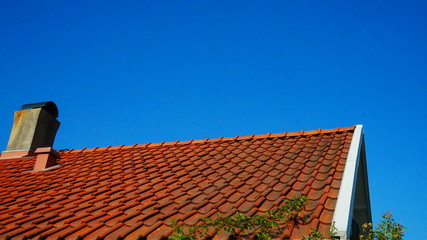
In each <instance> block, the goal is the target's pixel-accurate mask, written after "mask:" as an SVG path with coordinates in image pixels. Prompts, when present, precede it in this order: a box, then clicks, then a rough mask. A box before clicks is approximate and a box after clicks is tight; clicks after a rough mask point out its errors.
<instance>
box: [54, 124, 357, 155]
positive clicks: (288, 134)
mask: <svg viewBox="0 0 427 240" xmlns="http://www.w3.org/2000/svg"><path fill="white" fill-rule="evenodd" d="M357 126H359V125H353V126H351V127H344V128H333V129H320V128H319V129H317V130H311V131H299V132H284V133H267V134H260V135H254V134H253V135H250V136H236V137H227V138H225V137H220V138H213V139H209V138H206V139H203V140H194V139H192V140H189V141H175V142H161V143H146V144H134V145H127V146H125V145H121V146H115V147H112V146H108V147H103V148H99V147H95V148H90V149H87V148H83V149H70V150H59V152H62V153H63V152H68V153H71V152H94V151H104V150H120V149H132V148H141V147H159V146H175V145H186V144H195V143H211V142H226V141H238V140H251V139H263V138H277V137H295V136H307V135H316V134H327V133H336V132H346V131H353V130H355V129H356V128H357Z"/></svg>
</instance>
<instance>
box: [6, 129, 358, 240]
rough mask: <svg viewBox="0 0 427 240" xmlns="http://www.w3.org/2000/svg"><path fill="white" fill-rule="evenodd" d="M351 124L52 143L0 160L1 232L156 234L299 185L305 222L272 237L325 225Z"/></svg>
mask: <svg viewBox="0 0 427 240" xmlns="http://www.w3.org/2000/svg"><path fill="white" fill-rule="evenodd" d="M353 131H354V127H349V128H341V129H339V128H338V129H332V130H316V131H310V132H297V133H284V134H268V135H254V136H249V137H236V138H220V139H212V140H209V139H207V140H201V141H188V142H176V143H161V144H145V145H134V146H121V147H108V148H96V149H84V150H69V151H60V154H61V159H59V163H60V164H61V166H60V167H57V168H53V169H50V170H48V171H43V172H31V171H30V170H32V168H33V165H34V161H35V157H29V158H20V159H6V160H1V161H0V182H1V184H0V238H5V237H6V236H9V237H12V238H13V239H22V238H23V237H24V236H26V237H29V238H36V239H38V238H39V237H40V236H44V237H46V238H47V239H58V238H60V237H64V238H67V239H68V238H76V237H77V236H80V237H83V238H87V239H94V238H97V237H98V238H105V239H117V238H123V237H124V238H128V239H136V238H137V237H147V238H148V239H158V238H161V237H167V236H168V235H169V234H170V233H171V232H172V230H171V228H170V223H169V222H168V221H167V220H168V219H177V220H180V221H183V222H184V223H185V224H189V225H193V224H196V223H197V222H198V220H199V219H201V218H206V217H210V216H213V215H215V214H216V213H221V214H226V215H231V214H234V213H235V212H236V211H239V212H241V213H243V214H247V215H250V214H260V213H264V212H266V211H268V210H270V209H272V208H275V207H277V206H279V205H280V204H282V203H283V200H284V199H286V198H287V199H292V198H294V197H298V196H300V195H307V196H308V197H309V198H310V202H309V204H308V205H307V208H306V210H305V211H304V212H303V214H304V215H307V216H309V218H308V220H307V222H306V224H304V225H301V226H300V227H299V228H297V227H294V228H290V229H285V230H284V231H283V233H282V235H281V236H279V237H280V238H292V239H298V238H300V237H301V236H302V235H307V234H308V231H309V229H311V228H312V227H317V228H319V229H320V230H321V231H323V232H327V231H328V230H329V228H330V225H331V222H332V218H333V213H334V209H335V204H336V200H337V198H338V191H339V187H340V183H341V179H342V175H343V171H344V166H345V161H346V158H347V154H348V151H349V147H350V143H351V141H352V136H353Z"/></svg>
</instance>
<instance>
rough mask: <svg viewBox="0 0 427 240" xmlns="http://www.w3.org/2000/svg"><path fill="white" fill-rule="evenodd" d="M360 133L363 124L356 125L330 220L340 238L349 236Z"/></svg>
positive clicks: (360, 146) (358, 159)
mask: <svg viewBox="0 0 427 240" xmlns="http://www.w3.org/2000/svg"><path fill="white" fill-rule="evenodd" d="M362 135H363V125H356V128H355V129H354V133H353V138H352V140H351V144H350V149H349V152H348V155H347V161H346V163H345V168H344V174H343V178H342V180H341V187H340V190H339V193H338V199H337V204H336V206H335V212H334V217H333V220H332V221H333V223H334V226H335V228H336V230H337V237H338V236H339V237H340V238H341V239H349V238H350V231H351V222H352V217H353V216H352V214H353V204H354V194H355V191H356V179H357V170H358V166H359V162H360V151H361V149H362Z"/></svg>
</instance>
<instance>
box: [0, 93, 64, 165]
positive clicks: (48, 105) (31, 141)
mask: <svg viewBox="0 0 427 240" xmlns="http://www.w3.org/2000/svg"><path fill="white" fill-rule="evenodd" d="M57 117H58V107H57V106H56V104H55V103H54V102H51V101H49V102H41V103H32V104H25V105H23V106H22V107H21V110H20V111H16V112H15V118H14V122H13V127H12V131H11V133H10V137H9V142H8V144H7V148H6V151H4V152H3V153H2V155H1V159H5V158H15V157H23V156H28V155H34V152H35V151H36V149H37V148H42V147H52V146H53V142H54V140H55V136H56V132H57V131H58V128H59V125H60V122H59V121H58V120H57V119H56V118H57Z"/></svg>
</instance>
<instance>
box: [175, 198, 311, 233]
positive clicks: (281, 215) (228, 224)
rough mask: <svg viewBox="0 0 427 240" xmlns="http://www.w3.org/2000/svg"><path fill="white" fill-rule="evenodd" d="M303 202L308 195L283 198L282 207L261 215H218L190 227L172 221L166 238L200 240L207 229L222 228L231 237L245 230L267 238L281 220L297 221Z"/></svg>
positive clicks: (285, 221)
mask: <svg viewBox="0 0 427 240" xmlns="http://www.w3.org/2000/svg"><path fill="white" fill-rule="evenodd" d="M307 203H308V197H306V196H301V197H299V198H295V199H292V200H285V202H284V204H283V205H282V206H280V207H278V208H276V209H272V210H270V211H268V212H266V213H265V214H263V215H252V216H245V215H243V214H241V213H239V212H237V213H236V214H234V215H232V216H223V215H220V214H218V215H217V217H216V218H213V219H210V218H205V219H202V223H201V224H198V225H196V226H190V227H184V226H183V225H182V224H179V223H178V222H176V221H173V222H172V224H173V228H174V234H172V235H171V236H170V237H169V239H171V240H196V239H203V238H205V237H206V236H207V235H208V232H209V230H211V229H214V230H215V231H216V232H220V231H226V232H228V233H230V234H231V235H232V236H237V235H238V233H243V232H245V231H249V232H250V233H251V234H255V236H256V238H257V239H259V240H266V239H271V238H272V237H274V233H275V230H279V229H280V224H281V223H282V224H284V225H285V227H286V225H288V224H289V223H290V222H291V221H295V222H298V221H299V220H300V219H298V218H299V215H300V213H301V211H302V210H303V209H304V207H305V205H306V204H307Z"/></svg>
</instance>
